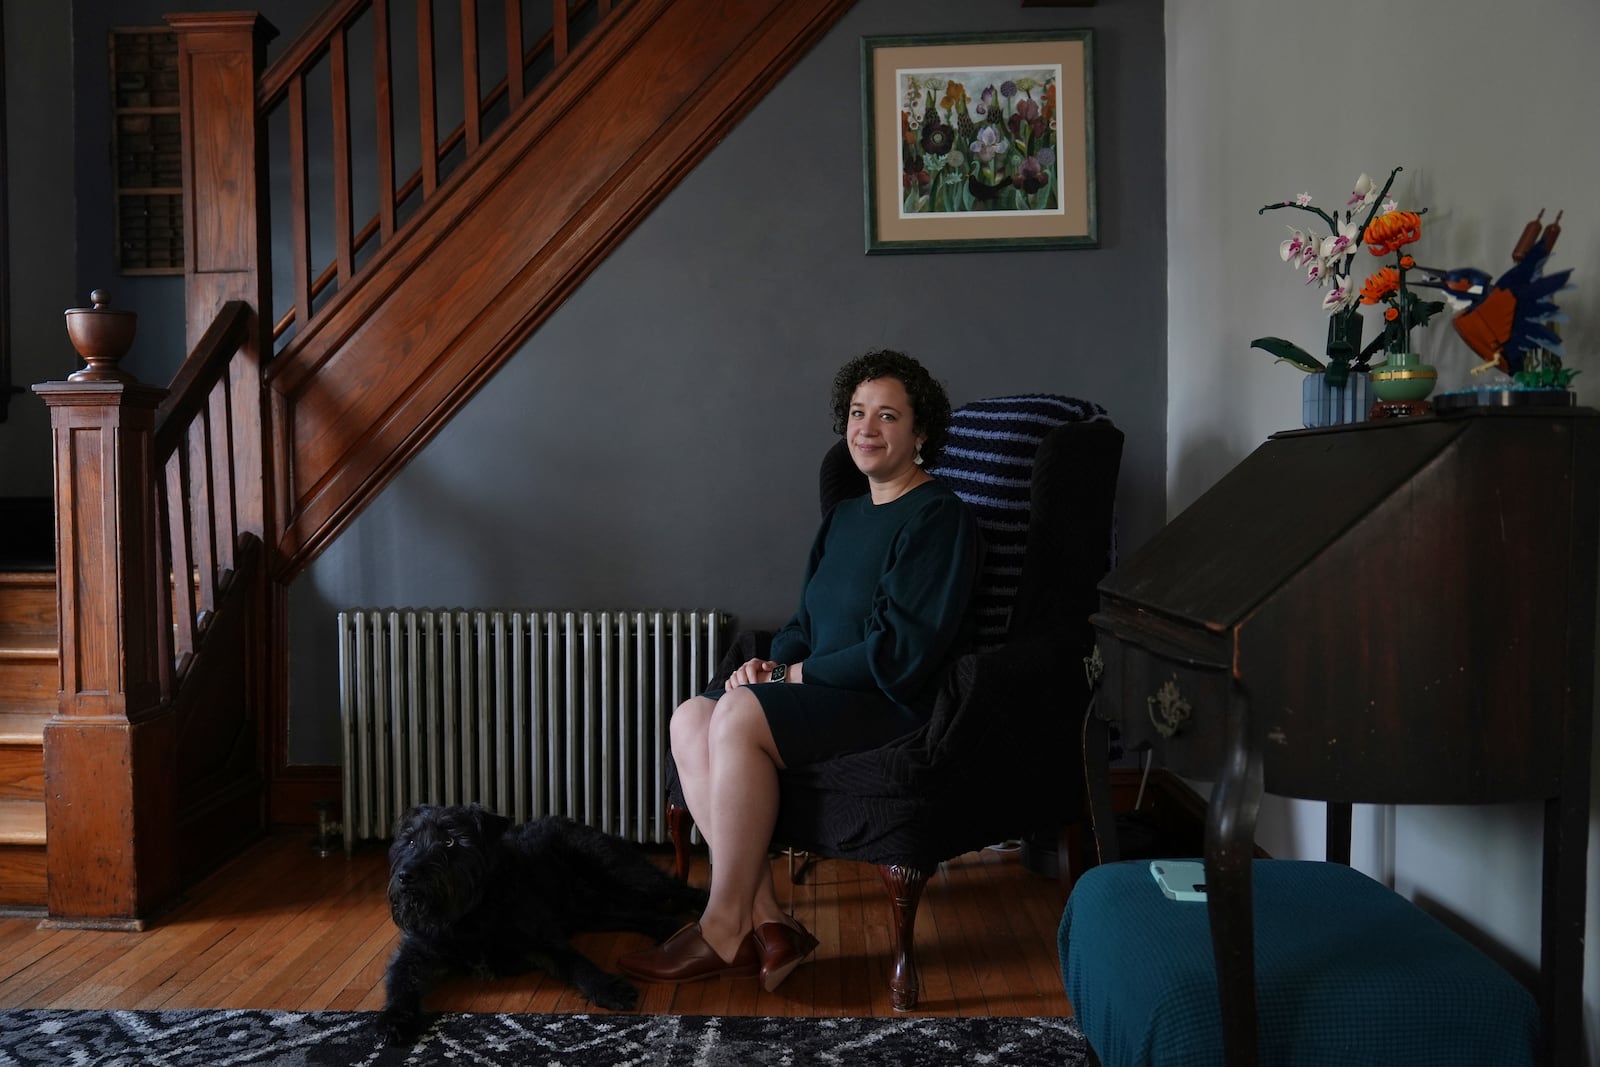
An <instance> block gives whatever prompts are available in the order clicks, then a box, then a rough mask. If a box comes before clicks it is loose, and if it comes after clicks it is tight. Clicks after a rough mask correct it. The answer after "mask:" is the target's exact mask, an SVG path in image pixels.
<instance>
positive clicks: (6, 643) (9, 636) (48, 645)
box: [0, 626, 57, 659]
mask: <svg viewBox="0 0 1600 1067" xmlns="http://www.w3.org/2000/svg"><path fill="white" fill-rule="evenodd" d="M56 652H57V643H56V635H55V634H53V633H40V632H38V631H36V630H12V629H9V628H7V627H3V626H0V656H10V657H12V658H14V659H54V658H55V657H56Z"/></svg>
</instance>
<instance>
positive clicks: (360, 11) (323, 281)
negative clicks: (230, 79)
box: [255, 0, 622, 343]
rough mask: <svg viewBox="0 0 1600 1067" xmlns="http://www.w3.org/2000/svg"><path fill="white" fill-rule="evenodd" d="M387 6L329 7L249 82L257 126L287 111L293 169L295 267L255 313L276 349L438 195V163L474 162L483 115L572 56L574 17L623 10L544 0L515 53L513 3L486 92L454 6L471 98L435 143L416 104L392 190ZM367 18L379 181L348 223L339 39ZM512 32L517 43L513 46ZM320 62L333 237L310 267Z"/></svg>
mask: <svg viewBox="0 0 1600 1067" xmlns="http://www.w3.org/2000/svg"><path fill="white" fill-rule="evenodd" d="M390 5H391V0H335V2H334V3H333V4H332V5H331V6H330V7H328V8H327V9H325V10H324V11H323V12H322V13H321V14H320V15H319V16H318V17H317V18H316V19H315V20H314V21H313V22H311V23H310V24H309V25H308V26H307V27H306V28H305V30H304V31H302V32H301V33H300V34H299V35H298V36H297V37H296V38H295V39H294V41H293V42H292V43H291V44H290V46H289V47H288V48H287V49H286V50H285V51H284V53H283V54H282V55H280V56H279V58H278V59H277V60H276V61H275V62H273V63H272V64H271V66H269V67H268V68H267V69H266V70H265V71H264V72H263V73H262V76H261V77H260V78H259V79H258V80H257V82H256V93H255V107H256V115H257V121H258V123H265V122H266V121H267V118H268V114H269V112H272V111H273V110H274V109H277V108H279V107H282V106H287V107H288V108H289V109H290V112H291V113H290V127H289V129H290V134H289V136H290V150H289V157H288V158H289V166H290V168H291V182H290V189H291V192H290V205H289V220H290V221H289V226H290V232H291V234H292V240H291V242H290V244H291V247H292V251H293V258H294V261H295V263H294V272H293V275H292V276H293V278H294V284H293V285H292V286H290V288H289V294H290V295H289V297H288V299H287V300H286V301H284V302H277V303H278V308H263V309H262V314H263V316H264V317H265V318H266V319H267V320H268V321H269V322H270V325H271V331H270V336H271V338H272V340H273V342H274V343H276V342H277V341H279V340H280V339H282V338H283V337H284V336H285V335H286V334H288V332H289V331H290V329H291V328H298V329H300V330H304V329H305V328H306V327H307V326H308V324H310V323H311V322H312V321H313V320H314V319H315V318H316V316H317V315H318V313H319V312H320V310H321V309H320V308H319V307H318V306H317V304H318V300H319V298H321V297H322V296H323V295H324V294H326V293H327V292H328V291H329V290H330V289H332V288H335V287H337V288H338V289H343V288H344V287H345V286H346V285H347V284H348V283H349V282H350V281H351V279H352V277H353V276H354V275H355V274H357V273H359V272H360V270H361V269H362V268H361V267H358V266H356V263H357V260H358V257H359V256H360V255H361V254H362V253H364V252H369V251H370V249H371V247H372V246H373V243H374V241H375V240H376V241H378V242H380V244H385V245H386V244H387V243H388V242H389V240H390V239H391V237H392V231H393V230H394V229H395V221H394V219H395V214H396V212H397V209H398V208H399V206H400V205H402V204H406V203H408V202H410V201H412V200H413V199H414V198H417V197H419V196H420V197H421V199H422V201H424V202H426V201H428V200H431V199H432V197H433V196H434V195H435V192H436V188H435V187H436V186H437V185H439V183H440V179H441V177H442V169H443V168H442V166H441V165H442V164H443V163H445V161H446V160H451V159H452V158H454V165H457V166H459V164H461V163H463V162H465V161H466V160H467V159H471V158H475V157H476V156H477V154H478V152H479V150H480V149H481V148H482V147H483V145H482V140H483V138H482V134H481V132H480V131H481V130H483V129H484V120H485V119H488V118H489V117H490V116H491V115H499V116H500V118H499V119H497V120H496V121H503V119H504V117H505V112H503V111H501V110H500V109H508V110H509V111H511V112H516V111H521V110H524V109H526V108H527V107H528V106H530V104H531V102H532V101H531V98H532V97H534V96H537V95H538V94H537V93H529V92H525V91H524V90H523V82H524V81H525V80H526V77H527V72H528V71H529V70H530V69H534V68H536V67H538V66H539V61H540V59H541V58H542V57H545V56H547V55H548V56H550V57H551V59H552V63H551V67H552V69H554V68H560V67H562V66H564V65H565V64H566V62H567V61H568V60H569V59H570V58H571V55H572V50H571V48H570V47H569V46H570V45H571V44H572V43H573V42H574V33H575V30H576V25H575V23H576V20H578V19H582V18H584V17H585V16H589V15H591V14H592V15H594V16H595V18H596V19H597V23H596V25H598V24H600V23H604V22H606V21H607V20H608V19H609V17H610V16H611V15H612V14H613V13H614V12H615V11H616V10H617V9H618V8H620V7H621V6H622V3H621V0H551V5H552V20H551V26H550V28H549V29H548V30H545V31H544V32H542V33H541V34H540V35H539V37H538V38H537V39H536V40H535V41H534V42H533V43H532V44H531V46H529V47H528V48H526V49H525V50H523V49H520V44H521V33H522V31H521V27H522V14H521V9H520V7H517V6H515V5H511V6H508V8H507V11H506V30H507V34H508V36H507V44H508V48H507V60H508V61H507V67H508V70H507V73H506V75H505V76H503V77H501V78H500V79H498V80H497V81H496V82H495V83H494V84H493V85H491V86H489V87H487V89H484V88H483V87H481V86H480V85H479V83H478V80H477V74H476V71H477V67H476V63H477V55H478V53H477V37H478V34H477V31H476V13H475V11H474V10H473V9H470V8H465V7H464V8H462V10H461V18H462V56H461V61H462V63H463V67H462V71H463V75H464V77H463V81H464V85H463V86H462V89H463V93H464V94H465V95H466V96H467V97H470V98H471V99H466V100H463V101H462V103H463V105H464V108H465V112H466V114H465V117H464V118H463V120H462V121H461V122H460V123H459V124H457V125H456V126H455V127H454V128H453V129H451V130H450V131H449V132H448V133H444V134H443V135H442V136H441V135H440V132H439V131H437V130H436V129H435V127H434V124H433V116H434V110H433V109H434V105H433V104H432V103H429V102H425V103H424V104H423V105H422V109H421V112H420V116H419V126H420V134H421V145H420V149H421V156H422V159H421V163H420V165H419V166H418V167H417V169H416V170H415V171H414V172H413V173H412V174H411V175H410V176H409V177H407V178H406V179H405V180H404V181H401V182H399V183H398V185H396V183H394V182H393V163H394V158H393V157H394V147H393V141H392V136H391V133H390V123H391V121H393V120H394V119H396V118H398V116H397V115H396V114H395V112H393V111H391V110H390V108H391V106H392V97H391V95H390V94H391V85H390V81H389V79H390V67H389V57H388V51H387V49H388V45H387V41H388V40H389V35H388V26H389V18H390ZM432 10H433V4H432V0H418V12H419V13H418V20H419V23H420V24H421V25H419V30H423V29H427V30H430V31H431V26H432V18H433V15H432ZM369 16H370V19H371V20H372V22H373V27H372V29H373V31H374V33H375V36H376V41H377V43H376V44H375V47H376V48H377V49H378V52H379V56H378V58H376V59H375V60H374V64H375V67H376V70H375V72H374V73H375V79H376V81H375V84H376V86H377V90H376V92H375V94H374V98H375V99H377V100H380V101H381V102H380V103H379V104H378V105H377V107H378V109H379V110H378V114H377V127H378V129H379V134H380V136H379V148H378V157H379V170H380V179H381V180H380V182H379V190H378V206H377V210H376V211H375V212H374V213H373V214H372V215H371V216H370V217H369V218H368V219H367V220H366V221H365V222H363V223H361V224H360V225H353V224H352V220H350V219H349V217H348V216H349V206H350V202H351V199H352V197H351V190H350V186H349V183H350V174H351V169H352V168H351V142H350V139H349V131H350V130H351V129H352V128H359V126H360V124H359V123H352V122H351V121H350V116H349V115H348V113H347V112H348V108H349V95H348V93H347V92H346V91H345V89H344V87H343V79H344V78H345V77H346V76H347V74H348V70H349V67H348V59H347V55H348V46H347V44H346V42H345V37H346V36H347V35H349V34H350V33H351V32H352V31H353V30H354V29H355V28H356V26H357V25H358V23H360V22H361V20H362V19H363V18H364V17H369ZM362 32H366V31H362ZM512 34H514V35H515V37H516V38H517V40H516V42H515V44H514V45H513V44H512V38H511V35H512ZM421 40H422V41H423V42H424V43H423V45H422V48H421V52H422V54H421V55H419V57H418V62H419V70H418V72H417V77H418V79H419V83H420V86H421V95H422V97H423V98H424V100H425V101H432V100H433V99H434V90H433V86H434V84H435V81H434V75H435V71H434V65H435V59H434V56H433V52H432V48H431V46H430V45H428V44H427V43H426V42H428V41H430V40H431V32H428V33H423V34H421ZM323 62H327V63H329V64H330V65H331V67H332V75H333V78H334V80H335V81H336V82H338V83H339V84H337V85H335V87H334V90H333V111H334V115H333V122H334V130H335V142H336V143H335V145H334V153H333V158H334V169H335V190H334V198H335V202H334V209H333V210H334V214H335V218H336V220H337V231H338V232H337V233H336V235H335V252H334V255H333V257H332V259H331V260H330V261H329V262H327V263H325V264H324V265H323V266H322V267H321V268H318V267H316V265H315V264H313V263H310V262H305V261H306V260H309V258H310V256H309V254H308V252H309V249H310V247H311V240H310V235H309V231H308V226H309V222H308V218H309V213H310V211H311V210H312V209H311V206H310V198H309V191H308V190H307V189H306V180H307V177H308V175H307V174H306V173H305V169H306V168H305V162H304V161H305V153H306V147H305V137H306V128H307V123H306V119H305V109H306V106H307V99H306V89H305V85H306V79H307V77H308V76H309V75H310V74H311V73H312V71H313V70H314V69H315V68H316V67H317V66H318V65H319V64H321V63H323ZM549 75H550V71H548V70H547V71H544V72H543V74H542V75H541V76H542V77H543V78H545V79H546V84H547V85H548V83H549V82H550V81H553V79H551V78H550V77H549ZM453 176H454V175H453V174H452V177H453Z"/></svg>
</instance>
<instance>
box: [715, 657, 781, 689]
mask: <svg viewBox="0 0 1600 1067" xmlns="http://www.w3.org/2000/svg"><path fill="white" fill-rule="evenodd" d="M777 665H778V664H777V661H775V660H770V659H752V660H747V661H746V662H745V663H743V664H741V665H740V666H738V667H735V668H734V671H733V673H732V674H730V675H728V684H727V685H726V686H724V687H723V688H725V689H737V688H739V687H740V686H741V685H754V684H756V683H757V682H765V681H768V680H770V679H771V678H772V668H774V667H776V666H777Z"/></svg>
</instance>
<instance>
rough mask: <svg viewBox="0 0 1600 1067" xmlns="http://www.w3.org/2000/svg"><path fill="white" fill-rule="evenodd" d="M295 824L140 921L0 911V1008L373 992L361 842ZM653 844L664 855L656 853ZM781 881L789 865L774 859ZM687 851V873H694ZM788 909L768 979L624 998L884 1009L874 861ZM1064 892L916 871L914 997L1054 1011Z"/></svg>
mask: <svg viewBox="0 0 1600 1067" xmlns="http://www.w3.org/2000/svg"><path fill="white" fill-rule="evenodd" d="M309 838H310V835H309V833H308V832H306V831H297V832H292V833H290V832H285V833H279V834H274V835H272V836H270V837H268V838H266V839H265V840H263V841H262V842H260V843H259V844H257V845H255V846H253V847H252V848H251V849H249V850H248V851H247V852H246V853H244V854H243V855H241V856H240V857H238V858H237V859H235V860H233V861H232V862H231V863H229V864H228V865H227V866H225V867H224V868H222V869H221V870H219V871H218V872H217V873H216V874H214V875H212V876H211V877H210V878H209V879H207V880H206V881H204V882H202V883H201V884H200V885H198V886H196V887H195V888H194V889H193V890H192V891H191V892H190V893H189V894H188V896H187V898H186V899H185V900H184V901H183V902H182V903H181V904H180V905H179V906H178V907H177V908H175V909H174V910H172V911H171V912H170V913H168V914H167V915H166V916H164V917H162V918H161V919H159V920H158V921H156V922H155V923H153V924H152V925H151V927H150V928H149V929H147V930H145V931H144V932H142V933H121V932H108V931H95V930H56V929H41V928H40V925H39V921H38V919H37V918H36V917H30V918H15V917H13V918H0V1008H20V1007H29V1008H148V1009H174V1008H230V1007H255V1008H280V1009H288V1010H301V1011H308V1010H318V1009H347V1010H376V1009H377V1008H379V1007H381V1006H382V1003H383V971H384V966H385V964H386V963H387V961H388V958H389V955H390V953H391V952H392V951H393V949H394V945H395V942H396V939H397V937H398V934H397V931H396V930H395V927H394V924H393V922H392V921H391V920H390V918H389V912H388V904H387V900H386V898H385V895H384V882H385V879H386V876H387V874H388V866H387V862H386V860H385V858H384V855H383V853H382V852H381V851H379V850H378V849H376V848H368V849H364V850H358V851H357V853H356V855H355V856H354V857H353V858H351V859H348V860H347V859H346V858H345V857H344V855H343V854H342V853H340V854H337V855H335V856H331V857H327V858H318V857H317V856H315V855H314V854H313V853H312V851H311V849H310V848H309V844H308V842H309ZM658 861H659V862H660V863H661V864H662V866H664V867H665V866H668V862H669V857H668V856H667V855H666V854H665V853H663V854H661V855H660V856H659V859H658ZM773 870H774V876H775V877H776V878H777V879H778V882H779V892H780V895H783V894H786V893H787V892H788V865H787V863H786V862H785V860H784V859H782V858H779V859H777V860H775V861H774V867H773ZM705 874H706V871H705V861H704V857H703V856H702V857H700V858H697V860H696V862H695V868H694V871H693V872H692V874H691V878H692V880H694V881H696V882H699V883H703V882H704V879H705ZM795 894H796V895H795V913H796V915H798V916H799V918H800V919H801V921H802V922H804V923H805V924H806V925H807V926H809V927H810V928H811V930H812V931H813V932H815V933H816V934H817V936H818V937H819V938H821V940H822V947H821V948H820V949H819V950H818V953H817V955H816V957H815V959H814V960H813V961H812V962H811V963H810V964H809V965H807V966H805V967H802V968H800V969H799V970H798V971H796V972H795V973H794V975H793V976H791V977H790V979H789V980H788V981H787V982H786V983H785V984H784V985H783V987H782V988H780V989H779V990H778V991H777V992H776V993H767V992H765V991H763V990H762V989H761V987H760V985H759V983H757V982H755V981H753V980H749V979H746V980H726V981H711V982H700V983H696V984H692V985H684V986H670V985H644V986H641V987H640V988H641V991H642V993H643V996H642V998H641V1000H640V1004H639V1010H640V1011H641V1012H646V1013H653V1014H671V1015H804V1016H812V1015H837V1016H884V1017H886V1016H892V1015H894V1014H895V1012H894V1010H893V1009H892V1008H891V1007H890V1004H889V968H890V959H889V940H890V928H889V908H888V903H887V900H886V898H885V892H884V889H883V886H882V883H881V882H880V881H879V878H878V871H877V868H876V867H869V866H866V865H864V864H856V863H844V862H838V861H823V862H822V863H820V864H818V865H816V866H814V867H813V868H812V869H811V871H810V872H809V875H808V876H807V878H806V880H805V883H804V884H802V885H800V886H799V887H797V889H796V890H795ZM1065 902H1066V893H1065V891H1064V890H1063V888H1062V887H1061V886H1060V884H1059V883H1057V882H1056V881H1054V880H1051V879H1047V878H1042V877H1040V876H1038V875H1035V874H1033V873H1031V872H1029V871H1028V870H1027V869H1026V868H1024V867H1023V866H1022V864H1021V863H1020V862H1019V859H1018V856H1017V854H1015V853H1001V852H996V851H993V850H985V851H983V852H975V853H969V854H968V855H965V856H961V857H959V858H957V859H955V860H952V861H950V862H949V863H946V864H943V865H942V866H941V867H940V868H939V870H938V872H937V873H935V874H934V876H933V877H932V878H930V879H929V881H928V886H927V889H926V891H925V892H924V894H923V898H922V905H921V907H920V909H919V911H918V915H917V954H918V956H917V962H918V970H919V973H920V976H921V979H922V996H921V1002H920V1003H919V1005H918V1007H917V1014H927V1015H969V1016H971V1015H976V1016H983V1015H1022V1016H1065V1015H1070V1014H1071V1007H1070V1005H1069V1004H1068V1003H1067V1000H1066V997H1065V995H1064V994H1063V993H1062V989H1061V974H1060V970H1059V967H1058V964H1057V960H1056V926H1057V923H1058V922H1059V920H1060V918H1061V909H1062V907H1063V906H1064V905H1065ZM576 943H577V944H578V945H579V947H581V948H582V949H583V950H584V951H586V952H588V953H589V954H590V955H591V956H592V957H593V958H594V959H595V960H596V962H598V963H599V964H600V965H601V966H602V967H605V968H606V969H608V970H614V969H615V961H616V958H617V956H618V955H620V954H621V953H623V952H626V951H630V950H632V949H634V948H636V947H641V946H643V945H644V944H646V941H645V940H644V939H643V938H642V937H641V936H640V935H638V934H585V935H581V936H580V938H579V939H578V940H577V942H576ZM428 1006H429V1008H430V1009H432V1010H451V1011H482V1012H494V1011H511V1012H547V1013H568V1012H592V1011H599V1010H601V1009H596V1008H593V1007H592V1006H591V1005H589V1004H588V1003H587V1002H586V1001H585V1000H584V999H583V998H582V997H581V996H579V995H577V994H576V993H575V992H573V991H572V990H570V989H568V988H566V987H564V986H562V985H560V984H558V983H556V982H555V981H554V980H553V979H548V978H544V977H543V976H540V975H525V976H522V977H519V978H512V979H503V980H498V981H475V980H471V979H466V978H461V979H452V980H450V981H449V982H447V983H446V984H445V985H443V986H441V987H440V988H439V990H438V991H437V992H435V993H434V995H433V996H432V997H430V998H429V1001H428Z"/></svg>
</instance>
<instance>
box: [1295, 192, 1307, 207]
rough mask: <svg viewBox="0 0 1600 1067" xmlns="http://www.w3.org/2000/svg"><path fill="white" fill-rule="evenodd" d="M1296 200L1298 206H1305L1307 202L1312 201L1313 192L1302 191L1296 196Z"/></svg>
mask: <svg viewBox="0 0 1600 1067" xmlns="http://www.w3.org/2000/svg"><path fill="white" fill-rule="evenodd" d="M1294 202H1295V205H1296V206H1297V207H1305V206H1306V205H1307V204H1309V203H1311V194H1310V193H1301V194H1299V195H1298V196H1296V197H1295V198H1294Z"/></svg>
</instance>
